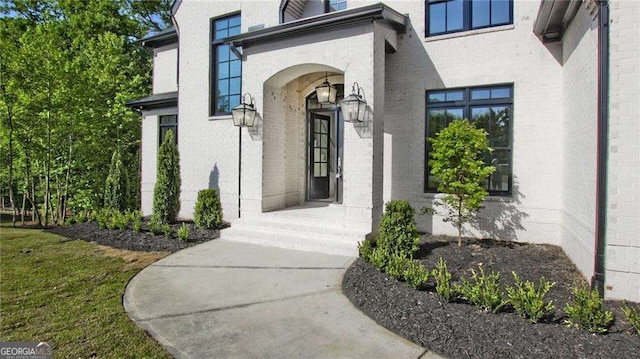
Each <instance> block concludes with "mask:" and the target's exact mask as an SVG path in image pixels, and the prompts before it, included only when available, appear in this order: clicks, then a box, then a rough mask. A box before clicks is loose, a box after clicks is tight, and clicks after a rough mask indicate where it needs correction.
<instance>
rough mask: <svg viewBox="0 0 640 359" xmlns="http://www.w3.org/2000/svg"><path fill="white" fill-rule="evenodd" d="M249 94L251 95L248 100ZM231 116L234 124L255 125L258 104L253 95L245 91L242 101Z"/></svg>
mask: <svg viewBox="0 0 640 359" xmlns="http://www.w3.org/2000/svg"><path fill="white" fill-rule="evenodd" d="M247 96H248V97H249V101H248V102H247V101H246V99H247ZM231 116H232V117H233V124H234V126H238V127H253V125H254V124H255V122H256V105H255V103H254V99H253V96H251V94H249V93H245V94H244V95H243V96H242V103H241V104H239V105H238V106H236V107H234V108H233V109H232V110H231Z"/></svg>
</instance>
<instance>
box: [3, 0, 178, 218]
mask: <svg viewBox="0 0 640 359" xmlns="http://www.w3.org/2000/svg"><path fill="white" fill-rule="evenodd" d="M171 3H172V1H171V0H156V1H146V0H92V1H69V0H12V1H0V18H1V21H0V53H1V54H2V56H0V161H2V164H1V165H0V187H1V188H0V193H2V194H11V195H12V196H13V197H14V198H13V199H12V202H14V204H13V207H14V208H15V207H17V206H19V205H20V203H19V202H20V201H19V199H20V197H22V201H21V202H22V209H21V211H22V213H23V214H24V212H25V209H27V208H28V209H31V210H33V211H35V213H33V215H34V217H35V218H36V219H37V220H38V221H40V220H41V217H42V219H43V220H44V221H43V222H44V224H47V223H49V222H50V221H54V222H57V223H61V222H63V221H64V217H65V215H66V213H67V211H68V209H71V210H72V211H76V212H77V211H80V210H83V209H85V210H86V209H89V208H91V207H97V206H99V205H100V204H101V203H102V201H103V196H104V194H105V187H104V179H105V178H106V177H107V175H108V171H109V169H110V167H109V162H110V160H111V158H112V154H113V152H114V150H115V149H116V148H120V149H121V152H120V154H121V159H122V163H123V166H124V168H125V170H126V173H127V174H128V177H129V183H130V184H132V186H130V187H132V189H131V190H130V191H129V192H130V193H129V194H128V195H127V197H128V198H130V199H135V198H137V197H138V193H137V184H138V182H139V181H138V175H139V171H138V169H139V168H138V167H139V160H138V158H139V155H138V148H139V144H140V142H139V139H140V116H139V114H136V113H134V112H133V111H131V110H129V109H128V108H127V107H126V106H125V105H124V104H125V103H126V101H128V100H130V99H132V98H139V97H144V96H146V95H148V93H149V90H150V85H151V81H150V74H151V56H150V55H149V54H148V53H147V52H145V51H144V49H143V48H142V46H141V44H140V43H138V42H136V39H137V38H140V37H142V36H143V35H145V34H146V33H147V32H149V31H150V30H153V31H157V30H160V29H162V28H164V27H166V26H167V25H168V23H169V22H170V16H169V9H170V5H171ZM132 201H133V200H132ZM136 202H137V201H136ZM131 206H132V204H131V203H130V204H129V207H131ZM39 210H40V211H41V212H42V214H43V216H40V214H39ZM23 218H24V215H23ZM14 220H15V219H14Z"/></svg>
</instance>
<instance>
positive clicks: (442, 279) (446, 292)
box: [432, 257, 455, 302]
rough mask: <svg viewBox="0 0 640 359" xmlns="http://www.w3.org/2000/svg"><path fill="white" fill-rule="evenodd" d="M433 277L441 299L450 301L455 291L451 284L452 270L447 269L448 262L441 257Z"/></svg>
mask: <svg viewBox="0 0 640 359" xmlns="http://www.w3.org/2000/svg"><path fill="white" fill-rule="evenodd" d="M432 275H433V277H434V279H435V281H436V292H437V293H438V296H439V297H440V299H442V300H444V301H445V302H450V301H451V300H452V299H453V297H454V295H455V292H454V290H453V287H452V286H451V272H449V270H448V269H447V263H446V262H445V261H444V259H442V257H440V261H439V262H438V263H437V264H436V267H435V269H434V270H433V274H432Z"/></svg>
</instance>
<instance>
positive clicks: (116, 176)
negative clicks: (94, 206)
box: [104, 150, 129, 211]
mask: <svg viewBox="0 0 640 359" xmlns="http://www.w3.org/2000/svg"><path fill="white" fill-rule="evenodd" d="M127 182H128V176H127V170H126V168H125V166H124V164H123V163H122V156H121V155H120V150H115V151H114V152H113V156H112V157H111V167H110V169H109V175H108V176H107V181H106V183H105V188H104V206H105V207H106V208H111V209H116V210H118V211H124V210H125V209H127V207H128V202H129V201H128V194H129V190H128V189H129V186H128V183H127Z"/></svg>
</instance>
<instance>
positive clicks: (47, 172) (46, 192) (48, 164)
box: [44, 94, 51, 227]
mask: <svg viewBox="0 0 640 359" xmlns="http://www.w3.org/2000/svg"><path fill="white" fill-rule="evenodd" d="M46 159H47V161H46V164H45V177H44V178H45V184H44V188H45V190H44V226H45V227H47V226H48V225H49V207H50V206H51V95H50V94H49V109H48V110H47V156H46Z"/></svg>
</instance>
